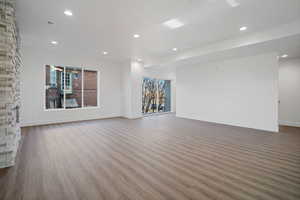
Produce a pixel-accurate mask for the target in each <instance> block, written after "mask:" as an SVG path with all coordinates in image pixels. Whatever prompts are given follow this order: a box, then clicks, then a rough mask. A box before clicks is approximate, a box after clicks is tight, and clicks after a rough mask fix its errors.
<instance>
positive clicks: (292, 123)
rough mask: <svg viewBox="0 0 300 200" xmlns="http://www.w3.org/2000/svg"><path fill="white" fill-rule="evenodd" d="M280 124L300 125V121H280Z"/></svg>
mask: <svg viewBox="0 0 300 200" xmlns="http://www.w3.org/2000/svg"><path fill="white" fill-rule="evenodd" d="M279 125H282V126H293V127H300V122H288V121H279Z"/></svg>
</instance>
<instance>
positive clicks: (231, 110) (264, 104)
mask: <svg viewBox="0 0 300 200" xmlns="http://www.w3.org/2000/svg"><path fill="white" fill-rule="evenodd" d="M176 76H177V77H176V88H177V92H176V94H177V95H176V96H177V111H176V112H177V116H178V117H185V118H191V119H197V120H203V121H209V122H215V123H221V124H228V125H235V126H241V127H248V128H255V129H261V130H268V131H275V132H277V131H278V60H277V54H275V53H274V54H273V53H272V54H266V55H257V56H251V57H243V58H238V59H232V60H226V61H222V62H214V63H207V64H199V65H195V66H181V67H178V68H177V73H176Z"/></svg>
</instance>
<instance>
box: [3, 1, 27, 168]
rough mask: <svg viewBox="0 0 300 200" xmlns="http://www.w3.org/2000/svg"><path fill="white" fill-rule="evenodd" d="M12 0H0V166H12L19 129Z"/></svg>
mask: <svg viewBox="0 0 300 200" xmlns="http://www.w3.org/2000/svg"><path fill="white" fill-rule="evenodd" d="M15 6H16V2H15V0H0V168H4V167H10V166H13V165H14V162H15V157H16V154H17V150H18V145H19V141H20V138H21V137H20V136H21V131H20V126H19V119H18V118H19V108H20V87H19V86H20V83H19V81H20V78H19V74H20V66H21V65H22V62H21V59H20V54H19V39H18V38H19V37H18V29H17V26H16V17H15Z"/></svg>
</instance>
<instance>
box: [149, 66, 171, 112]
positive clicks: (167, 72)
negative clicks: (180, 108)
mask: <svg viewBox="0 0 300 200" xmlns="http://www.w3.org/2000/svg"><path fill="white" fill-rule="evenodd" d="M143 76H144V77H148V78H156V79H163V80H171V112H176V68H145V70H144V74H143Z"/></svg>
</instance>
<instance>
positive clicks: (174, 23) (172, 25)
mask: <svg viewBox="0 0 300 200" xmlns="http://www.w3.org/2000/svg"><path fill="white" fill-rule="evenodd" d="M163 25H164V26H166V27H168V28H170V29H175V28H179V27H182V26H183V25H184V24H183V23H182V22H181V21H179V20H178V19H171V20H168V21H166V22H164V23H163Z"/></svg>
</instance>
